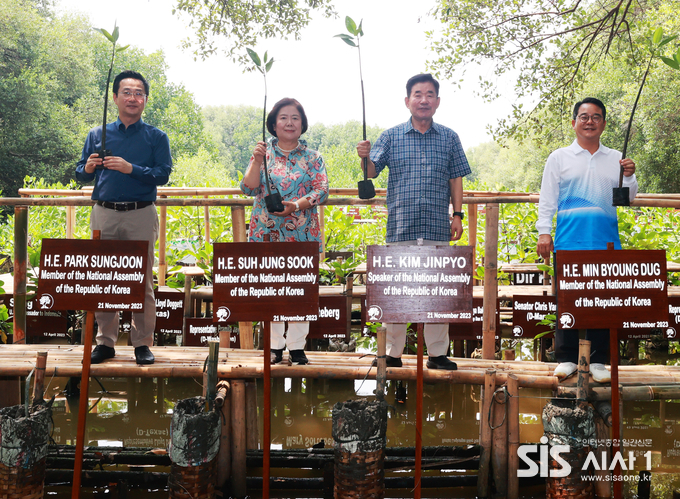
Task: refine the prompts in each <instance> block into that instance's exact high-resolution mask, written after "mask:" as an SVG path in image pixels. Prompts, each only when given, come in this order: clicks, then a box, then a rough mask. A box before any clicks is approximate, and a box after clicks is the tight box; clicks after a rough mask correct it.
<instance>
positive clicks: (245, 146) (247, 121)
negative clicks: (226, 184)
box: [203, 106, 262, 178]
mask: <svg viewBox="0 0 680 499" xmlns="http://www.w3.org/2000/svg"><path fill="white" fill-rule="evenodd" d="M203 120H204V123H205V129H206V132H207V133H208V134H210V137H211V139H212V141H213V142H214V143H215V144H216V145H217V151H218V156H217V158H218V161H219V162H220V164H221V165H222V166H223V167H224V169H225V170H226V171H228V172H234V173H233V178H236V173H235V172H237V171H238V172H241V173H244V172H245V170H246V168H247V167H248V163H249V162H250V155H251V153H252V150H253V148H254V147H255V144H257V142H258V140H260V139H261V133H262V132H261V128H262V115H261V109H260V108H257V107H254V106H206V107H204V108H203Z"/></svg>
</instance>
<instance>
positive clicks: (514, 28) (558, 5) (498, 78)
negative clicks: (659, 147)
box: [428, 0, 680, 139]
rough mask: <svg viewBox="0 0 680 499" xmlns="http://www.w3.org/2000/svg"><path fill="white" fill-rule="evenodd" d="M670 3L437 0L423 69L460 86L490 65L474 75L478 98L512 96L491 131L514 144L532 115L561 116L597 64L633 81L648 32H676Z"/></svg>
mask: <svg viewBox="0 0 680 499" xmlns="http://www.w3.org/2000/svg"><path fill="white" fill-rule="evenodd" d="M673 3H674V2H670V1H652V0H602V1H598V2H595V1H583V0H537V1H533V2H525V1H523V0H481V1H480V0H455V1H454V0H439V1H438V3H437V6H436V7H435V9H434V10H433V11H432V14H433V15H434V17H435V18H436V19H437V20H438V21H439V22H440V23H441V24H440V26H439V27H438V28H437V29H434V30H432V31H430V32H429V33H428V37H429V39H430V41H431V43H432V50H433V52H434V53H435V56H434V57H433V58H432V60H431V61H430V63H429V67H430V69H431V70H432V71H433V72H435V73H436V74H437V75H438V76H440V77H442V78H445V79H451V80H454V79H455V80H459V81H460V80H462V79H463V78H464V77H465V72H466V69H469V68H470V67H471V66H475V65H477V64H482V63H486V64H488V63H491V65H492V67H493V70H492V71H491V72H490V73H488V74H482V75H481V76H478V78H479V94H480V96H481V97H482V98H484V99H485V100H488V101H491V100H494V99H497V98H498V97H500V96H502V95H504V96H507V95H508V94H510V93H512V94H513V95H514V98H515V105H514V109H513V113H512V116H510V117H509V118H508V120H503V121H501V122H500V123H499V125H498V127H497V128H496V130H495V133H496V135H497V136H501V137H511V136H512V137H515V138H520V139H521V138H523V137H525V136H526V135H527V134H529V133H530V132H531V131H532V129H533V130H535V129H536V128H537V127H540V124H538V123H537V121H536V116H535V111H541V110H546V111H548V112H549V113H553V114H554V113H558V114H562V113H564V111H565V110H567V109H568V108H569V106H570V105H572V104H573V102H574V100H577V97H578V96H579V92H580V90H581V89H582V88H583V87H584V85H585V84H586V83H587V82H588V79H589V78H590V77H591V75H592V73H593V72H594V71H597V70H598V68H599V67H600V65H601V64H602V63H603V62H605V61H607V60H616V61H617V62H618V63H619V64H625V65H628V66H629V67H630V71H631V74H632V75H633V76H634V77H637V78H638V79H639V78H641V77H642V73H644V70H645V66H646V60H645V59H646V54H645V53H646V52H647V47H648V40H649V32H650V30H654V29H656V27H658V26H664V27H665V28H666V32H671V33H672V32H676V31H677V28H678V27H680V13H679V12H678V9H677V4H676V5H675V7H673ZM527 103H531V104H530V106H528V107H530V108H531V109H529V110H527V109H526V108H525V107H524V106H523V104H527ZM534 103H535V104H536V105H535V106H534ZM531 111H534V112H531Z"/></svg>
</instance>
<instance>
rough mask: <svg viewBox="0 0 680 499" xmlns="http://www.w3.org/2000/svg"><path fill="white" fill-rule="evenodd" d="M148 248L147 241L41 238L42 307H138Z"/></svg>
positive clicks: (143, 283)
mask: <svg viewBox="0 0 680 499" xmlns="http://www.w3.org/2000/svg"><path fill="white" fill-rule="evenodd" d="M148 248H149V243H148V241H125V242H124V243H119V242H118V241H110V240H109V241H102V240H92V239H43V241H42V251H41V254H40V273H39V280H38V294H39V295H40V296H41V307H42V308H51V309H54V310H105V311H110V312H112V311H114V310H131V311H133V312H138V311H141V310H142V308H143V307H144V289H145V286H146V283H145V281H146V261H147V258H148V256H147V255H148ZM42 300H45V303H43V302H42Z"/></svg>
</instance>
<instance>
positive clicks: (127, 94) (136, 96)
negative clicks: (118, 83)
mask: <svg viewBox="0 0 680 499" xmlns="http://www.w3.org/2000/svg"><path fill="white" fill-rule="evenodd" d="M120 94H121V95H122V96H123V98H124V99H129V98H130V97H132V98H134V99H136V100H143V99H144V98H145V97H146V94H145V93H144V92H130V91H129V90H123V91H122V92H121V93H120Z"/></svg>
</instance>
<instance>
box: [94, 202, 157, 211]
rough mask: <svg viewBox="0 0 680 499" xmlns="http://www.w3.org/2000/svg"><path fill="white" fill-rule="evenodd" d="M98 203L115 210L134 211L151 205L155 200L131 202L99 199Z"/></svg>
mask: <svg viewBox="0 0 680 499" xmlns="http://www.w3.org/2000/svg"><path fill="white" fill-rule="evenodd" d="M97 204H98V205H99V206H103V207H104V208H108V209H109V210H113V211H132V210H138V209H140V208H146V207H147V206H151V205H152V204H153V201H133V202H131V203H110V202H108V201H97Z"/></svg>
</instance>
